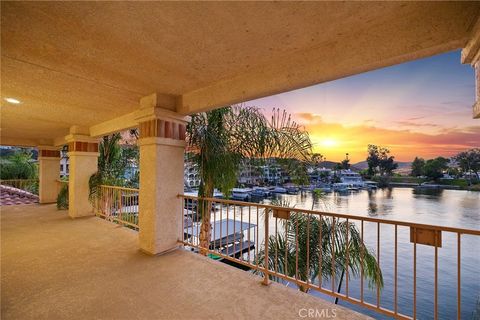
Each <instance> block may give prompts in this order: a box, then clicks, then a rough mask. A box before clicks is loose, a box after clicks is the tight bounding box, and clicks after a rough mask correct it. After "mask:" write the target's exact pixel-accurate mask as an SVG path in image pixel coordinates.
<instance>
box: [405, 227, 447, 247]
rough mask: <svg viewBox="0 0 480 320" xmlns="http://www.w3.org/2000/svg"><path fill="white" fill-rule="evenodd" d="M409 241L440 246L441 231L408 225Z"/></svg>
mask: <svg viewBox="0 0 480 320" xmlns="http://www.w3.org/2000/svg"><path fill="white" fill-rule="evenodd" d="M410 242H412V243H414V242H416V243H418V244H424V245H427V246H432V247H439V248H441V247H442V232H441V231H440V230H435V229H427V228H417V227H410Z"/></svg>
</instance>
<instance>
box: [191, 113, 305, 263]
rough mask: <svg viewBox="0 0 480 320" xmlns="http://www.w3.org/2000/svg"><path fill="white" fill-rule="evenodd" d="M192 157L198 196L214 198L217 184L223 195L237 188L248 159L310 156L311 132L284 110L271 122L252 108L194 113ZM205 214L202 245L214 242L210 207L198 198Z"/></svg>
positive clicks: (294, 158) (295, 158)
mask: <svg viewBox="0 0 480 320" xmlns="http://www.w3.org/2000/svg"><path fill="white" fill-rule="evenodd" d="M187 141H188V145H189V149H190V151H191V153H190V154H191V157H192V159H191V160H192V161H194V162H196V163H197V165H198V168H199V174H200V178H201V182H200V187H199V190H198V196H199V197H200V198H211V197H213V191H214V188H215V187H217V188H218V189H220V191H221V192H223V193H224V194H225V195H228V194H229V192H230V190H231V189H232V188H233V187H234V186H235V184H236V181H237V175H238V171H239V165H240V163H241V161H242V159H248V158H264V159H266V158H283V159H291V160H307V159H310V158H311V156H310V151H311V146H312V145H311V142H310V138H309V136H308V133H307V132H306V131H305V130H303V128H302V127H300V126H299V125H297V124H296V123H295V122H294V121H292V120H291V118H290V116H289V115H287V114H286V112H285V111H284V112H283V113H280V111H279V110H274V112H273V116H272V119H271V121H270V122H269V121H267V119H266V118H265V116H264V115H263V114H262V113H261V112H260V111H259V110H258V109H257V108H254V107H241V106H233V107H224V108H220V109H216V110H212V111H208V112H203V113H198V114H194V115H192V117H191V121H190V123H189V124H188V126H187ZM198 207H199V212H200V213H201V217H202V225H201V229H200V230H201V231H200V247H201V248H203V249H202V250H201V253H202V254H206V250H205V249H206V248H209V246H210V238H211V223H210V219H211V214H210V212H211V208H210V203H209V202H208V201H203V200H199V203H198Z"/></svg>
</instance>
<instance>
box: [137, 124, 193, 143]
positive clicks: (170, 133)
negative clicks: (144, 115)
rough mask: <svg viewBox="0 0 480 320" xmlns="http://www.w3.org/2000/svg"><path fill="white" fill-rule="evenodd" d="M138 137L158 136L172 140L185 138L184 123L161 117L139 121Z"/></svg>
mask: <svg viewBox="0 0 480 320" xmlns="http://www.w3.org/2000/svg"><path fill="white" fill-rule="evenodd" d="M139 129H140V138H148V137H158V138H167V139H174V140H185V134H186V125H185V124H183V123H179V122H174V121H171V120H163V119H152V120H147V121H145V122H140V125H139Z"/></svg>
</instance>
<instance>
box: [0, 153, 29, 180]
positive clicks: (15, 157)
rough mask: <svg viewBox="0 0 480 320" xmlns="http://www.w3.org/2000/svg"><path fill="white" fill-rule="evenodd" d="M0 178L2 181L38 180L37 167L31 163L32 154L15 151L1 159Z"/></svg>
mask: <svg viewBox="0 0 480 320" xmlns="http://www.w3.org/2000/svg"><path fill="white" fill-rule="evenodd" d="M0 167H1V171H0V176H1V179H2V180H8V179H36V178H38V166H37V164H36V163H35V162H34V161H33V158H32V152H30V151H24V150H20V151H16V152H14V153H13V154H11V155H10V156H8V157H6V159H5V160H3V159H2V164H1V166H0Z"/></svg>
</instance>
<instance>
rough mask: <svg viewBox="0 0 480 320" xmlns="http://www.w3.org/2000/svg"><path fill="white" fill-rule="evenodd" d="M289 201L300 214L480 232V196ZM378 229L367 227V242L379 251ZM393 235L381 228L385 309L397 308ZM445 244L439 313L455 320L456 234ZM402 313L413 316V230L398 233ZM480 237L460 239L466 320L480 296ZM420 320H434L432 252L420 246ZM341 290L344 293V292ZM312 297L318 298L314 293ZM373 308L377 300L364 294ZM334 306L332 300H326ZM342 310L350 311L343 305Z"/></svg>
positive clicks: (386, 192) (405, 193) (366, 194)
mask: <svg viewBox="0 0 480 320" xmlns="http://www.w3.org/2000/svg"><path fill="white" fill-rule="evenodd" d="M281 197H282V198H287V199H290V203H291V204H292V205H295V207H296V208H306V209H311V206H312V203H314V205H315V208H316V209H320V210H323V209H322V208H325V207H328V209H325V210H326V211H331V212H338V213H346V214H353V215H359V216H375V217H377V218H385V219H391V220H401V221H408V222H415V223H423V224H432V225H442V226H451V227H459V228H468V229H480V192H469V191H459V190H441V189H410V188H393V189H379V190H377V191H360V192H357V193H351V194H336V193H331V194H327V195H326V196H325V197H324V198H321V199H313V198H312V196H311V194H310V193H308V194H307V195H299V196H292V195H282V196H281ZM376 228H377V227H376V224H372V223H365V241H366V243H367V245H368V246H369V247H371V248H376V230H377V229H376ZM393 234H394V231H393V229H392V228H391V226H382V230H381V244H382V245H381V256H382V259H381V267H382V272H384V279H385V287H384V290H383V291H382V294H381V301H382V305H383V306H385V307H389V308H392V307H393V301H392V297H393V272H392V270H393V268H392V265H393V248H394V245H393ZM442 238H443V244H442V248H440V249H439V252H438V254H439V302H441V303H440V305H439V308H440V309H439V312H440V318H441V319H453V318H456V288H457V279H456V267H457V264H456V263H457V261H456V234H452V233H448V232H444V233H443V234H442ZM398 241H399V247H398V250H399V261H398V263H399V265H398V267H399V279H398V280H399V288H398V290H399V294H400V296H399V308H400V310H401V312H403V313H407V314H412V305H413V294H412V292H413V291H412V288H413V282H412V274H413V256H412V252H413V251H412V244H411V243H410V240H409V229H408V228H399V240H398ZM479 248H480V239H479V237H473V236H464V237H462V249H461V251H462V273H461V274H462V284H461V287H462V318H466V319H470V318H471V316H472V312H473V310H474V309H475V307H476V301H477V297H479V296H480V280H479V279H480V278H479V276H478V272H477V270H478V265H480V254H479ZM417 250H418V251H417V254H418V261H417V263H418V264H417V317H418V318H421V319H431V318H433V302H432V297H433V272H432V271H433V261H434V260H433V254H434V253H433V250H432V248H431V247H427V246H423V245H422V246H417ZM350 286H351V290H352V292H357V294H358V293H359V289H358V279H357V280H355V279H353V278H352V280H351V283H350ZM344 289H345V288H343V289H342V290H344ZM312 294H314V295H320V296H321V294H319V293H317V292H315V291H313V292H312ZM366 296H367V297H368V298H369V299H370V298H371V302H374V301H375V294H374V293H372V292H370V291H368V290H367V291H366ZM322 297H323V298H325V299H327V300H329V299H330V300H329V301H331V298H329V297H326V296H322ZM340 304H343V305H347V304H346V303H345V302H340ZM348 307H349V308H353V309H355V310H359V311H361V312H364V313H367V314H369V315H371V316H373V317H375V318H377V319H378V318H386V317H382V316H381V315H379V314H378V313H375V312H370V311H365V310H364V309H362V308H359V307H357V306H353V305H348Z"/></svg>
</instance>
